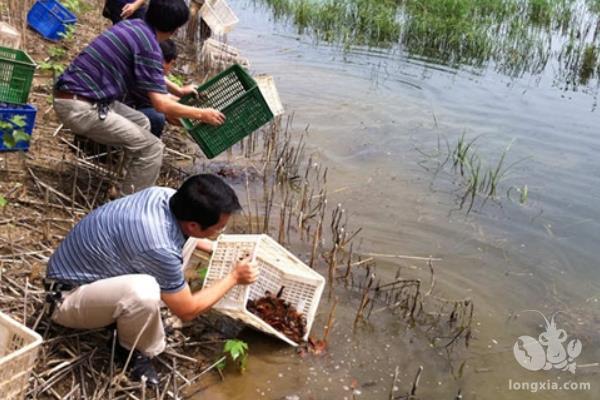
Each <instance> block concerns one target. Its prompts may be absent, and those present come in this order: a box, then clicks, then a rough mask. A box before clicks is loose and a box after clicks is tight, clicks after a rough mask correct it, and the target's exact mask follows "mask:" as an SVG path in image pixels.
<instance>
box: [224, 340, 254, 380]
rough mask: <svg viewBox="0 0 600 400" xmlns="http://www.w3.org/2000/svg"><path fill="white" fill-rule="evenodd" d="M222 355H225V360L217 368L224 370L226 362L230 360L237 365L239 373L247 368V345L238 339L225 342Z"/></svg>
mask: <svg viewBox="0 0 600 400" xmlns="http://www.w3.org/2000/svg"><path fill="white" fill-rule="evenodd" d="M223 353H224V354H225V358H224V359H223V361H222V362H221V363H220V364H219V365H218V366H217V368H219V369H223V368H225V365H226V362H227V361H226V360H227V359H231V361H233V362H234V363H235V364H236V365H237V367H238V369H239V371H240V372H244V371H245V370H246V367H247V366H248V343H246V342H244V341H243V340H238V339H230V340H227V341H226V342H225V345H224V346H223Z"/></svg>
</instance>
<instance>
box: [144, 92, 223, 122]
mask: <svg viewBox="0 0 600 400" xmlns="http://www.w3.org/2000/svg"><path fill="white" fill-rule="evenodd" d="M148 98H149V99H150V102H151V103H152V107H153V108H154V109H155V110H156V111H158V112H160V113H163V114H166V115H168V116H169V117H170V118H190V119H195V120H198V121H202V122H206V123H207V124H210V125H215V126H216V125H221V124H222V123H223V122H225V115H223V114H222V113H221V112H220V111H218V110H215V109H214V108H196V107H190V106H186V105H185V104H181V103H178V102H177V101H175V100H173V99H171V97H169V95H168V94H165V93H158V92H148Z"/></svg>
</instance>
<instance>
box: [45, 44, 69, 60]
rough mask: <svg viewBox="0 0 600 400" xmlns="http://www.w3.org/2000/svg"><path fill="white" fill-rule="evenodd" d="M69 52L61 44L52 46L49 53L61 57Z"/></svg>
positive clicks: (52, 56)
mask: <svg viewBox="0 0 600 400" xmlns="http://www.w3.org/2000/svg"><path fill="white" fill-rule="evenodd" d="M66 54H67V50H65V49H64V48H62V47H60V46H50V48H49V49H48V55H49V56H50V57H51V58H53V59H61V58H63V57H64V56H65V55H66Z"/></svg>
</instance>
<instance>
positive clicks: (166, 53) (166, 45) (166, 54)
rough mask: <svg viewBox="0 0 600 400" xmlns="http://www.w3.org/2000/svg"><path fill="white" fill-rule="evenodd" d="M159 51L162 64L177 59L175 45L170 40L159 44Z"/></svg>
mask: <svg viewBox="0 0 600 400" xmlns="http://www.w3.org/2000/svg"><path fill="white" fill-rule="evenodd" d="M160 49H161V50H162V54H163V60H164V62H166V63H170V62H171V61H173V60H175V59H176V58H177V45H176V44H175V42H174V41H172V40H171V39H167V40H165V41H162V42H160Z"/></svg>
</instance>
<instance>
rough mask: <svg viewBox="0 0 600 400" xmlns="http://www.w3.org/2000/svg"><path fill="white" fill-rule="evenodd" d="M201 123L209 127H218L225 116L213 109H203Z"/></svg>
mask: <svg viewBox="0 0 600 400" xmlns="http://www.w3.org/2000/svg"><path fill="white" fill-rule="evenodd" d="M201 121H202V122H206V123H207V124H209V125H213V126H219V125H221V124H223V122H225V115H223V113H221V112H220V111H219V110H215V109H214V108H204V109H203V110H202V118H201Z"/></svg>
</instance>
